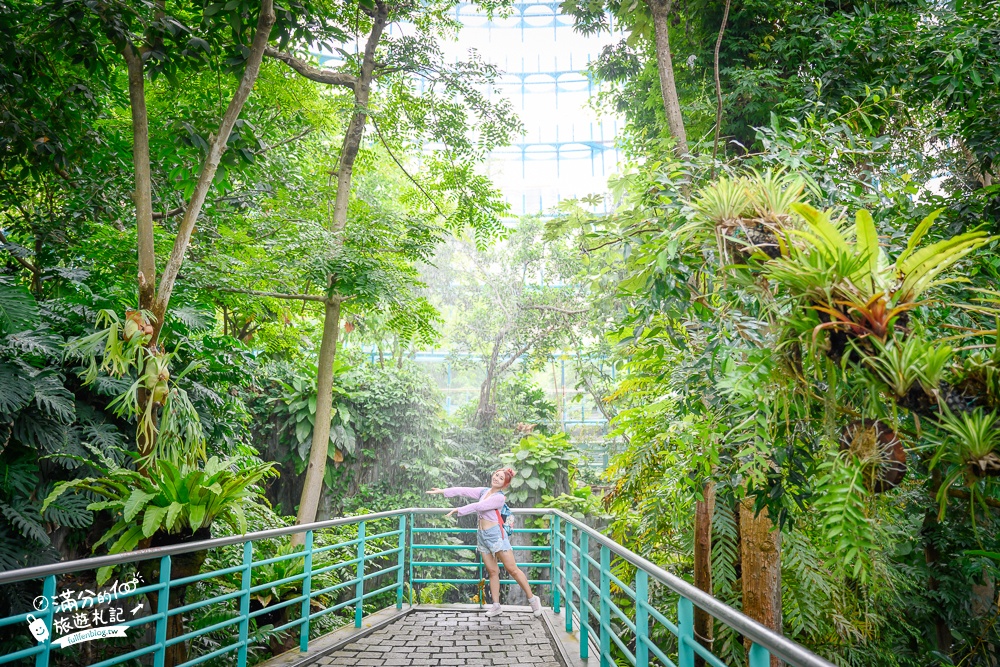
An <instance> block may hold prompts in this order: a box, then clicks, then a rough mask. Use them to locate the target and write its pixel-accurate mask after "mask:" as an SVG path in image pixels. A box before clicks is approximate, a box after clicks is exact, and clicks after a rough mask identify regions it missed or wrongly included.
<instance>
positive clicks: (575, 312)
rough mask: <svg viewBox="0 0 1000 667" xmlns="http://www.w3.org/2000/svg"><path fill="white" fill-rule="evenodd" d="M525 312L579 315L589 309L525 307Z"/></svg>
mask: <svg viewBox="0 0 1000 667" xmlns="http://www.w3.org/2000/svg"><path fill="white" fill-rule="evenodd" d="M524 309H525V310H544V311H549V312H553V313H561V314H563V315H579V314H581V313H586V312H587V311H588V310H589V308H582V309H580V310H569V309H567V308H557V307H556V306H525V307H524Z"/></svg>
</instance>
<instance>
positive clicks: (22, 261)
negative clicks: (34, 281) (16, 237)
mask: <svg viewBox="0 0 1000 667" xmlns="http://www.w3.org/2000/svg"><path fill="white" fill-rule="evenodd" d="M0 243H2V244H4V245H5V246H8V245H14V244H13V243H11V242H10V241H8V240H7V237H6V236H4V233H3V230H2V229H0ZM7 252H9V253H10V256H11V257H13V258H14V259H15V260H17V263H18V264H20V265H21V266H23V267H24V268H26V269H28V270H29V271H31V273H32V274H35V273H38V269H37V268H35V265H34V264H32V263H31V262H29V261H28V260H26V259H25V258H23V257H19V256H18V255H16V254H15V253H14V251H13V250H11V249H10V248H8V249H7Z"/></svg>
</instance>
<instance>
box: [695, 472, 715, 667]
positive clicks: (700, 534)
mask: <svg viewBox="0 0 1000 667" xmlns="http://www.w3.org/2000/svg"><path fill="white" fill-rule="evenodd" d="M702 495H703V496H704V500H699V501H698V502H696V503H695V511H694V585H695V586H697V587H698V588H699V589H701V590H703V591H705V592H706V593H708V594H709V595H712V592H713V591H712V517H713V516H714V515H715V484H714V483H713V482H706V483H705V485H704V486H703V487H702ZM714 630H715V625H714V621H713V620H712V616H711V615H710V614H709V613H708V612H706V611H703V610H701V609H699V608H698V607H695V608H694V635H695V638H696V639H697V640H698V643H699V644H701V645H702V646H704V647H705V648H706V649H708V650H709V651H711V650H712V637H713V634H714ZM704 664H705V661H704V659H703V658H701V657H700V656H696V657H695V665H698V666H699V667H700V666H701V665H704Z"/></svg>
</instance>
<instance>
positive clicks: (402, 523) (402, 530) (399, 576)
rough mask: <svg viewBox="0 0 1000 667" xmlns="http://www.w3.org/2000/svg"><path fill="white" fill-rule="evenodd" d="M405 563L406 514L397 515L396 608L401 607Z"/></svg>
mask: <svg viewBox="0 0 1000 667" xmlns="http://www.w3.org/2000/svg"><path fill="white" fill-rule="evenodd" d="M405 565H406V515H405V514H401V515H399V571H398V572H397V573H396V587H397V588H396V609H402V608H403V574H404V572H403V568H404V567H405Z"/></svg>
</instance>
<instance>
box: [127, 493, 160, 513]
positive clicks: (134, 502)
mask: <svg viewBox="0 0 1000 667" xmlns="http://www.w3.org/2000/svg"><path fill="white" fill-rule="evenodd" d="M156 495H157V494H155V493H148V492H146V491H143V490H142V489H136V490H135V491H133V492H132V494H131V495H130V496H129V497H128V500H126V501H125V509H124V517H123V518H124V519H125V521H132V520H133V519H135V517H136V516H137V515H138V514H139V512H140V511H142V508H143V507H144V506H145V505H146V503H148V502H149V501H150V500H152V499H153V498H155V497H156Z"/></svg>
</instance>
